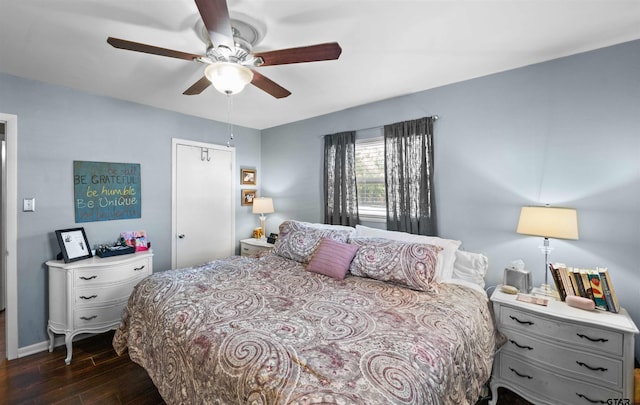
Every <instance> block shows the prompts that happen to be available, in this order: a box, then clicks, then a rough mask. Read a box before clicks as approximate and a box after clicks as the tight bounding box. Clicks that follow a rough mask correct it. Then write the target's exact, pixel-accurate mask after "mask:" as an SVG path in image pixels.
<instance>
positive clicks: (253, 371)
mask: <svg viewBox="0 0 640 405" xmlns="http://www.w3.org/2000/svg"><path fill="white" fill-rule="evenodd" d="M493 325H494V324H493V321H492V317H491V312H490V309H489V304H488V299H487V297H486V295H484V294H482V293H481V292H479V291H476V290H473V289H470V288H467V287H464V286H460V285H454V284H439V285H438V288H437V291H432V292H420V291H415V290H411V289H408V288H405V287H400V286H397V285H394V284H390V283H386V282H383V281H377V280H373V279H369V278H363V277H356V276H350V275H348V276H347V277H346V278H345V279H344V280H341V281H338V280H335V279H332V278H329V277H327V276H324V275H320V274H315V273H311V272H308V271H305V267H304V265H303V264H301V263H299V262H296V261H293V260H289V259H285V258H283V257H280V256H277V255H272V254H270V255H265V256H262V257H258V258H251V257H240V256H232V257H229V258H226V259H222V260H217V261H213V262H210V263H207V264H204V265H202V266H199V267H192V268H187V269H180V270H171V271H166V272H162V273H155V274H153V275H152V276H150V277H148V278H146V279H145V280H143V281H142V282H141V283H140V284H138V285H137V286H136V288H135V289H134V291H133V293H132V295H131V297H130V299H129V302H128V305H127V307H126V309H125V310H124V313H123V321H122V324H121V326H120V328H119V329H118V330H117V331H116V334H115V336H114V340H113V345H114V348H115V349H116V351H117V353H118V354H123V353H125V352H126V351H127V349H128V352H129V356H130V357H131V359H132V360H133V361H135V362H137V363H139V364H140V365H141V366H143V367H144V368H145V369H146V370H147V372H148V373H149V375H150V377H151V379H152V380H153V382H154V384H155V385H156V386H157V388H158V390H159V392H160V394H161V395H162V397H163V398H164V399H165V401H166V402H167V403H169V404H318V403H322V404H329V403H331V404H333V403H335V404H367V405H372V404H474V403H475V402H476V401H477V400H478V396H479V393H480V391H481V388H482V385H483V384H484V383H485V382H486V381H487V380H488V378H489V375H490V373H491V365H492V361H493V355H494V352H495V348H496V338H495V330H494V326H493Z"/></svg>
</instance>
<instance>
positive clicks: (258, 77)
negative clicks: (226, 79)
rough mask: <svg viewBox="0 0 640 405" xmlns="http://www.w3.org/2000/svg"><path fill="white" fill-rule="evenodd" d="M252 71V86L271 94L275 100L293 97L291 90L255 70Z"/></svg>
mask: <svg viewBox="0 0 640 405" xmlns="http://www.w3.org/2000/svg"><path fill="white" fill-rule="evenodd" d="M251 71H252V72H253V80H251V84H253V85H254V86H256V87H257V88H259V89H260V90H262V91H264V92H266V93H269V94H271V95H272V96H273V97H275V98H285V97H287V96H289V95H291V92H290V91H289V90H287V89H285V88H284V87H282V86H280V85H279V84H278V83H276V82H274V81H273V80H271V79H269V78H268V77H266V76H264V75H262V74H260V73H258V72H256V71H255V70H253V69H251Z"/></svg>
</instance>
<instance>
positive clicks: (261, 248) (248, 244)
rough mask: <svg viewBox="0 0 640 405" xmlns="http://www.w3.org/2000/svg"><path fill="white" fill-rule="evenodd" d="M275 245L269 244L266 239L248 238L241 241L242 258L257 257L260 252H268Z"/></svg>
mask: <svg viewBox="0 0 640 405" xmlns="http://www.w3.org/2000/svg"><path fill="white" fill-rule="evenodd" d="M274 246H275V244H273V243H269V242H267V241H266V239H255V238H248V239H242V240H241V241H240V256H256V255H258V254H259V253H260V252H265V251H266V252H268V251H270V250H271V249H273V247H274Z"/></svg>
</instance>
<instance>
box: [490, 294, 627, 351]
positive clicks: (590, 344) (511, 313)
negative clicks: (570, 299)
mask: <svg viewBox="0 0 640 405" xmlns="http://www.w3.org/2000/svg"><path fill="white" fill-rule="evenodd" d="M607 315H608V314H602V316H607ZM499 322H500V326H499V327H500V328H501V329H502V328H509V329H513V330H515V331H520V332H522V333H523V334H525V335H531V334H536V335H538V336H542V337H547V336H553V337H554V339H556V340H557V341H561V342H563V343H565V344H567V345H569V346H571V347H574V346H575V347H578V346H579V347H581V348H586V349H590V350H592V351H593V352H594V353H611V354H615V355H617V356H622V353H623V342H624V335H623V334H622V333H619V332H614V331H610V330H606V329H600V328H598V327H594V326H593V325H590V326H582V325H580V324H574V323H572V322H567V321H562V322H560V321H556V320H554V319H551V318H543V317H541V316H537V315H535V314H532V313H530V312H526V311H521V310H519V309H517V308H512V307H508V306H503V307H502V309H501V312H500V320H499Z"/></svg>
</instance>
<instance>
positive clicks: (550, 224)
mask: <svg viewBox="0 0 640 405" xmlns="http://www.w3.org/2000/svg"><path fill="white" fill-rule="evenodd" d="M516 232H518V233H521V234H523V235H532V236H542V237H544V238H555V239H578V213H577V212H576V210H575V209H573V208H557V207H522V209H521V210H520V220H519V221H518V228H517V229H516Z"/></svg>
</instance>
